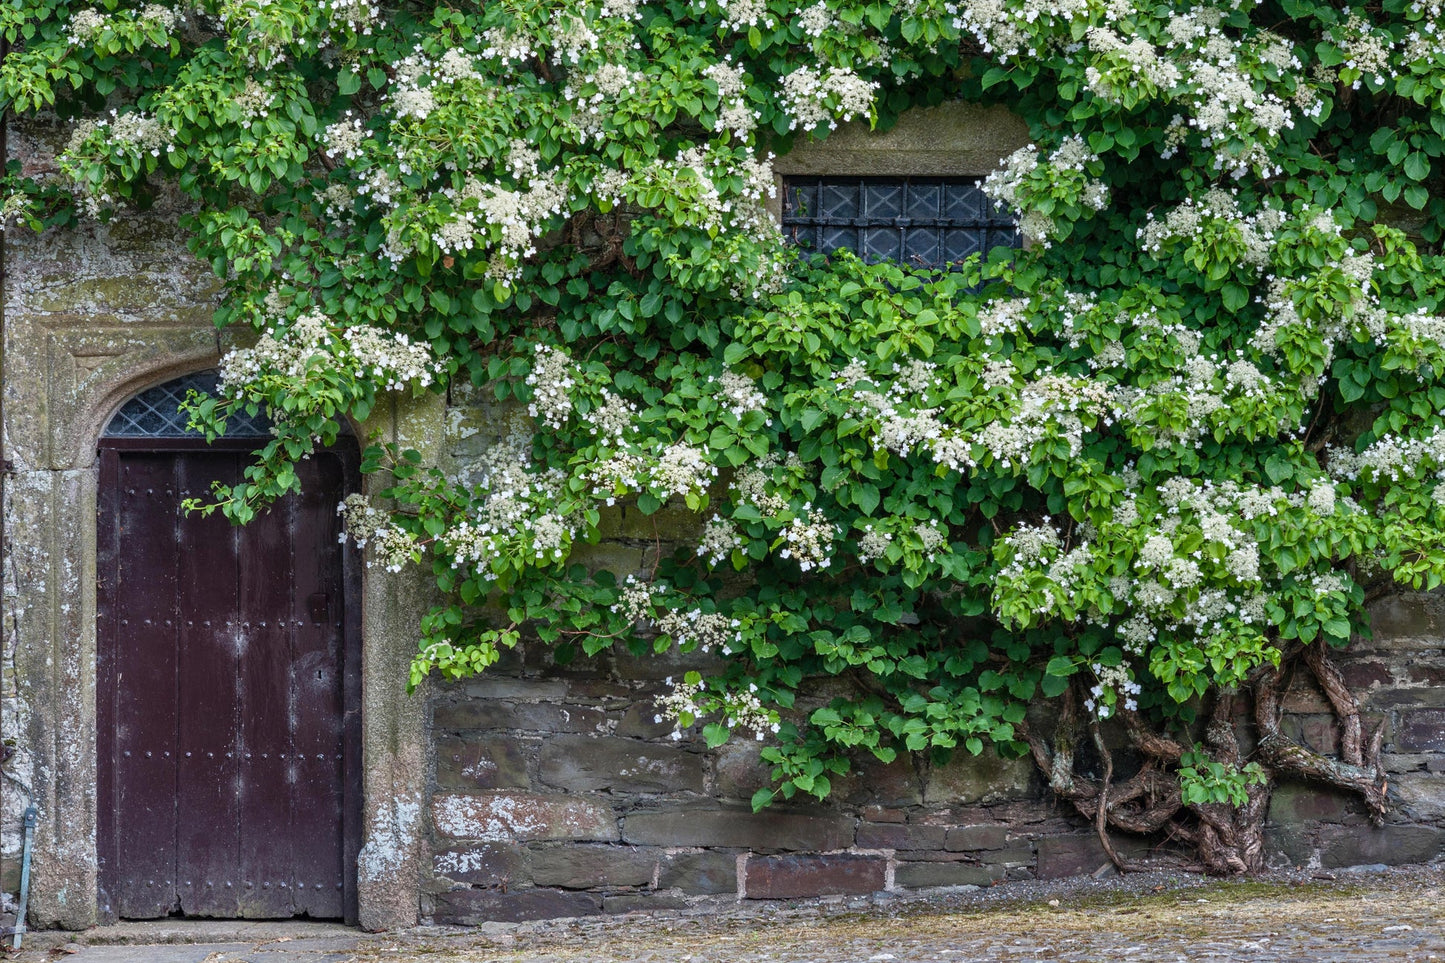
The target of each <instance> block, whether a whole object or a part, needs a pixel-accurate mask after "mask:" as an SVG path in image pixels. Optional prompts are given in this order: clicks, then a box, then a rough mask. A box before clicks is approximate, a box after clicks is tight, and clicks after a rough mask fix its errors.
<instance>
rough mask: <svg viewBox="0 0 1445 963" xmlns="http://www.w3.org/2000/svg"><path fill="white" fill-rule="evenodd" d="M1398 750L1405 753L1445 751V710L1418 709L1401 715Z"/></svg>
mask: <svg viewBox="0 0 1445 963" xmlns="http://www.w3.org/2000/svg"><path fill="white" fill-rule="evenodd" d="M1394 744H1395V748H1396V749H1401V750H1404V751H1405V752H1442V751H1445V710H1441V709H1417V710H1415V711H1413V712H1402V713H1400V723H1399V727H1398V728H1397V730H1396V732H1395V739H1394Z"/></svg>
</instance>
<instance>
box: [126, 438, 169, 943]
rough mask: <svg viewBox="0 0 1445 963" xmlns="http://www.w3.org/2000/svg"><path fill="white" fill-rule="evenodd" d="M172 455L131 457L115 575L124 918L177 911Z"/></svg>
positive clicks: (136, 455) (137, 917) (145, 916)
mask: <svg viewBox="0 0 1445 963" xmlns="http://www.w3.org/2000/svg"><path fill="white" fill-rule="evenodd" d="M173 471H174V463H173V460H172V459H171V457H170V456H168V455H159V456H158V455H148V454H143V453H125V454H124V455H123V456H122V458H121V460H120V466H119V476H120V477H119V485H120V491H119V493H118V496H117V500H116V501H117V510H118V516H119V517H118V519H117V521H116V526H117V528H118V542H119V544H118V549H119V550H118V552H117V559H116V566H115V584H114V587H113V595H114V599H115V627H114V631H115V638H114V643H113V651H114V654H115V658H114V662H113V668H114V679H115V682H116V684H117V692H116V694H115V702H114V717H113V718H114V742H113V745H114V755H113V758H112V760H111V765H112V790H113V793H114V800H115V805H116V807H117V809H118V810H119V812H120V814H121V815H120V817H119V818H118V819H117V820H116V821H115V823H114V826H115V838H114V840H113V847H112V848H113V851H114V855H115V867H114V869H115V871H116V872H115V876H114V881H115V884H114V892H113V894H112V895H113V896H114V899H115V908H116V912H117V913H118V914H119V915H120V916H123V917H126V918H129V919H154V918H156V917H159V916H165V915H167V914H168V913H170V912H171V911H172V910H174V909H175V908H176V875H177V874H176V855H177V851H176V835H175V832H176V761H175V753H176V642H177V632H176V624H175V623H176V611H175V607H176V576H177V567H178V556H177V551H176V523H177V518H178V508H179V503H178V500H177V497H176V490H175V483H174V482H175V479H174V477H173Z"/></svg>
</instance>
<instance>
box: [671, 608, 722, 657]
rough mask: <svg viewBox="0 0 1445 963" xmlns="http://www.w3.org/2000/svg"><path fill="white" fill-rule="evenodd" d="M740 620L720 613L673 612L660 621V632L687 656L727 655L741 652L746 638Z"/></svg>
mask: <svg viewBox="0 0 1445 963" xmlns="http://www.w3.org/2000/svg"><path fill="white" fill-rule="evenodd" d="M741 625H742V623H740V622H739V621H738V620H737V619H733V618H729V617H728V616H726V615H724V614H722V613H721V612H704V611H703V610H702V609H687V610H683V609H670V610H668V611H667V612H666V613H665V614H664V615H663V616H662V617H660V618H659V619H658V620H657V631H658V632H659V633H661V634H662V635H666V636H669V637H670V638H671V639H672V641H673V642H675V643H676V644H677V646H678V648H680V649H682V650H683V651H685V652H690V651H692V650H693V649H695V648H696V649H701V650H702V651H703V652H709V653H710V652H712V651H713V650H717V651H718V652H721V653H723V654H724V655H726V654H729V653H732V652H735V651H738V650H739V649H740V648H741V646H742V640H743V634H742V632H741V630H740V629H741Z"/></svg>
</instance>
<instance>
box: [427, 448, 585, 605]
mask: <svg viewBox="0 0 1445 963" xmlns="http://www.w3.org/2000/svg"><path fill="white" fill-rule="evenodd" d="M531 447H532V439H531V436H530V435H529V434H528V433H527V432H526V431H524V430H522V429H521V428H520V426H514V427H513V430H512V431H511V432H510V433H509V434H508V435H507V437H506V438H505V439H503V440H502V441H501V442H500V443H499V444H497V445H495V446H493V447H492V448H491V449H489V450H488V451H487V453H486V455H485V456H484V458H483V461H482V474H481V478H480V480H479V481H478V483H477V486H476V490H475V492H474V498H473V503H472V507H471V510H470V512H469V513H468V515H467V517H465V518H463V519H462V520H461V521H459V522H457V523H455V524H453V525H452V526H451V527H450V528H449V529H447V531H445V532H444V533H442V535H441V536H440V537H439V539H438V542H439V543H440V545H441V546H442V548H443V549H444V550H445V551H446V552H447V553H448V554H450V555H451V556H452V568H461V567H462V566H463V565H469V566H471V567H473V568H474V569H475V570H476V571H477V572H478V573H479V574H480V575H481V576H482V578H484V579H486V580H487V581H492V580H495V579H496V578H497V575H498V570H499V568H501V567H502V566H506V565H515V564H518V563H519V562H520V561H522V560H530V561H534V562H543V563H550V562H558V561H562V560H563V559H565V558H566V556H567V552H568V550H569V548H570V546H571V544H572V538H573V528H574V522H575V520H574V519H570V518H565V517H562V516H560V515H558V514H557V513H556V512H555V510H554V506H555V504H556V501H557V497H558V495H559V493H560V491H561V487H562V484H563V482H564V480H565V479H564V477H563V475H562V473H561V472H560V471H559V470H555V469H554V470H550V471H545V472H537V471H534V470H533V465H532V460H531Z"/></svg>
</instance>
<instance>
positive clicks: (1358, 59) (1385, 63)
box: [1341, 13, 1438, 90]
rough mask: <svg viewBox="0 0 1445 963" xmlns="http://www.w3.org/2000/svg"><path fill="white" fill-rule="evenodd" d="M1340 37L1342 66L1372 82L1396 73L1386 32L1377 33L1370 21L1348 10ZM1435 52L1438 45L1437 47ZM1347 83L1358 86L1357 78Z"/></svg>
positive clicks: (1383, 80) (1378, 84)
mask: <svg viewBox="0 0 1445 963" xmlns="http://www.w3.org/2000/svg"><path fill="white" fill-rule="evenodd" d="M1343 33H1344V39H1343V42H1342V44H1341V48H1342V49H1343V50H1344V52H1345V66H1346V67H1349V68H1351V69H1353V70H1356V71H1358V72H1359V74H1360V77H1361V78H1362V77H1369V78H1370V79H1372V80H1373V81H1374V82H1375V85H1376V86H1380V85H1383V84H1384V83H1385V78H1386V77H1398V76H1399V72H1398V71H1397V70H1396V69H1395V66H1394V62H1393V58H1392V57H1391V47H1392V46H1393V42H1392V41H1391V40H1390V39H1389V34H1385V36H1383V37H1382V36H1380V35H1379V34H1377V33H1376V32H1375V28H1374V27H1373V26H1371V24H1370V22H1369V21H1368V20H1366V19H1365V18H1364V17H1362V16H1360V15H1359V14H1357V13H1352V14H1350V16H1349V19H1347V20H1346V21H1345V24H1344V27H1343ZM1436 52H1437V53H1438V48H1437V51H1436ZM1351 87H1352V88H1353V89H1355V90H1359V89H1360V79H1359V78H1357V79H1356V80H1355V81H1354V82H1353V83H1352V84H1351Z"/></svg>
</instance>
